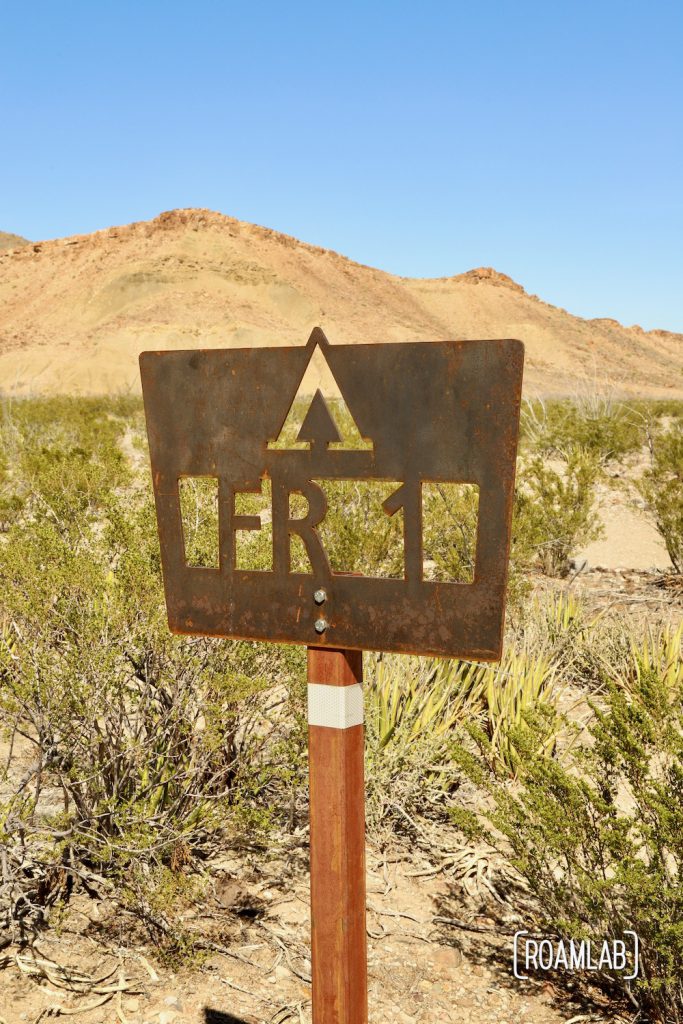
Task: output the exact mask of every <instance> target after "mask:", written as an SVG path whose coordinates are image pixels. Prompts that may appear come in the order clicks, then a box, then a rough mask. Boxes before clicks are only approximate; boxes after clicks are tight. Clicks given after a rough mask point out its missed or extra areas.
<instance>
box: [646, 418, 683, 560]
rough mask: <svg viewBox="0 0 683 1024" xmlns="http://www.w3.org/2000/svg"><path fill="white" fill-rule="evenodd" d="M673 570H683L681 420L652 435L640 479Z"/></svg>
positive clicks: (682, 432) (682, 447) (682, 444)
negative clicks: (649, 457)
mask: <svg viewBox="0 0 683 1024" xmlns="http://www.w3.org/2000/svg"><path fill="white" fill-rule="evenodd" d="M639 489H640V491H641V494H642V495H643V497H644V498H645V500H646V501H647V503H648V506H649V508H650V510H651V512H652V514H653V515H654V518H655V522H656V524H657V529H658V530H659V532H660V534H661V535H662V537H663V539H664V543H665V544H666V550H667V551H668V552H669V558H670V559H671V561H672V563H673V566H674V569H675V570H676V572H683V422H682V421H681V420H677V421H675V422H674V423H673V425H672V426H671V428H670V429H669V430H666V431H659V432H658V433H656V434H655V435H654V436H653V438H652V465H651V466H650V468H649V469H648V470H646V472H645V473H644V474H643V477H642V478H641V480H640V481H639Z"/></svg>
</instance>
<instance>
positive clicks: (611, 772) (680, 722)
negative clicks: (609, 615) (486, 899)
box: [454, 628, 683, 1024]
mask: <svg viewBox="0 0 683 1024" xmlns="http://www.w3.org/2000/svg"><path fill="white" fill-rule="evenodd" d="M682 636H683V630H682V629H680V628H679V630H678V631H677V632H675V633H672V632H671V631H668V632H667V631H664V632H663V633H662V634H660V635H659V636H657V637H656V638H655V639H653V638H652V637H648V638H646V640H645V641H644V642H643V643H641V644H634V645H633V647H632V656H631V659H630V663H629V667H628V671H627V674H626V679H622V678H621V677H617V678H614V679H613V680H612V681H611V682H610V685H609V687H608V689H607V692H606V695H605V698H604V700H603V701H602V702H601V704H600V706H597V705H594V706H593V711H594V719H593V721H592V724H591V726H590V733H591V742H590V743H587V744H586V745H584V746H581V747H579V748H574V750H573V751H571V753H570V754H569V755H567V756H566V757H565V758H563V759H562V760H558V759H557V758H554V757H550V756H547V750H544V748H543V747H542V746H540V745H539V741H540V740H542V739H543V737H544V735H545V725H544V723H543V721H542V720H541V721H540V722H539V721H538V720H536V721H534V720H533V718H529V720H528V722H527V728H526V730H520V731H519V732H518V734H517V737H516V742H517V743H518V744H519V746H520V751H522V752H523V757H522V759H521V761H520V769H519V772H518V782H517V783H516V784H510V783H501V782H500V781H499V780H498V779H497V778H496V777H495V776H494V775H492V774H491V772H490V771H489V766H488V764H487V763H486V762H485V761H483V760H482V759H480V758H477V757H476V756H473V755H472V753H471V751H465V750H464V749H462V748H460V749H459V750H458V751H456V754H455V756H456V759H458V760H459V762H460V763H461V764H462V765H463V766H464V768H465V770H466V772H467V774H469V776H470V777H471V778H473V779H475V780H476V781H477V783H478V784H479V785H480V786H481V787H482V789H483V790H485V791H486V792H487V794H488V796H489V798H490V800H491V803H490V810H489V811H488V812H487V813H486V815H485V818H486V822H485V823H484V824H482V818H481V817H479V818H477V817H476V816H475V815H474V814H472V813H470V812H465V811H463V810H457V811H455V812H454V818H455V819H456V820H457V821H458V822H459V823H460V824H461V826H463V827H465V828H467V827H469V828H471V830H472V832H473V833H476V834H480V835H482V834H483V835H485V836H486V837H487V839H488V840H489V841H490V842H491V843H492V844H494V845H496V846H498V848H499V849H501V850H504V851H505V852H506V855H507V856H509V857H510V858H511V860H512V862H513V864H514V865H515V867H516V868H517V870H518V871H519V873H520V875H521V876H522V878H523V879H524V881H525V882H526V884H527V886H528V890H529V893H530V894H532V896H533V899H534V907H535V915H536V922H535V923H536V925H537V926H538V927H539V928H541V929H543V930H545V931H549V932H552V933H554V934H559V935H562V936H564V937H573V938H593V939H596V938H617V937H619V938H620V937H622V936H623V934H624V932H625V931H626V930H627V929H632V930H634V931H635V932H636V933H637V935H638V937H639V940H640V954H641V961H640V964H641V970H640V975H639V977H638V978H637V979H636V980H635V981H634V982H632V983H630V982H626V981H624V980H623V977H622V976H620V975H612V976H610V975H609V974H604V975H603V981H605V983H606V984H607V985H608V987H610V989H611V990H612V991H613V992H615V991H616V992H617V993H620V994H621V995H622V996H623V997H625V998H626V999H628V1000H629V1001H630V1002H631V1003H632V1004H633V1003H635V1004H636V1006H637V1007H638V1008H639V1010H640V1013H641V1015H642V1017H643V1019H646V1020H652V1021H662V1022H664V1021H667V1022H676V1024H678V1022H680V1021H683V928H682V927H681V921H682V920H683V876H682V871H683V667H682V666H683V661H682V651H681V638H682ZM624 683H626V685H624Z"/></svg>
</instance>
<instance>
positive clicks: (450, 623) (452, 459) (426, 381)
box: [140, 328, 524, 1024]
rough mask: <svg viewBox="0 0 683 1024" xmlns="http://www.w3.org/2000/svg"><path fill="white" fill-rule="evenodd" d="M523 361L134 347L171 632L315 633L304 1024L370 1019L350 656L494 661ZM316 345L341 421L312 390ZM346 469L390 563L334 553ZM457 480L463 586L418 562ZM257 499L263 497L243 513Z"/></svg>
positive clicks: (471, 355)
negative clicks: (332, 503)
mask: <svg viewBox="0 0 683 1024" xmlns="http://www.w3.org/2000/svg"><path fill="white" fill-rule="evenodd" d="M523 357H524V350H523V346H522V345H521V343H520V342H518V341H437V342H417V343H404V344H399V345H330V344H329V343H328V341H327V339H326V338H325V335H324V334H323V332H322V331H321V330H320V329H319V328H316V329H315V330H314V331H313V333H312V334H311V336H310V338H309V340H308V344H307V345H306V346H301V347H298V348H256V349H231V350H227V351H217V350H209V351H197V352H144V353H143V354H142V355H141V356H140V366H141V373H142V388H143V395H144V400H145V414H146V417H147V433H148V436H149V447H150V455H151V461H152V474H153V478H154V495H155V500H156V509H157V522H158V527H159V540H160V546H161V560H162V568H163V575H164V587H165V590H166V605H167V609H168V619H169V625H170V627H171V629H173V630H174V631H175V632H178V633H200V634H209V635H213V636H223V637H234V638H241V639H253V640H274V641H280V642H293V643H300V644H306V645H307V646H308V744H309V776H310V801H309V804H310V823H311V828H310V860H311V964H312V1005H313V1024H367V1019H368V1018H367V1012H368V1007H367V946H366V942H367V938H366V936H367V932H366V925H365V810H364V793H363V789H364V784H363V694H362V690H361V685H360V684H361V681H362V655H361V651H362V650H363V649H374V650H385V651H403V652H414V653H417V654H434V655H444V656H452V657H463V658H478V659H484V660H485V659H495V658H498V657H499V656H500V651H501V644H502V635H503V614H504V605H505V587H506V577H507V560H508V549H509V542H510V520H511V516H512V496H513V486H514V475H515V458H516V451H517V435H518V429H519V405H520V398H521V386H522V363H523ZM316 359H317V360H318V363H321V362H322V364H323V370H324V372H323V377H324V379H325V381H326V382H327V385H328V386H329V385H330V382H332V383H333V384H334V386H335V388H336V395H337V397H338V399H343V402H344V403H345V406H346V410H345V412H346V415H345V416H344V417H343V422H339V420H338V418H337V413H338V411H339V410H338V404H337V403H334V402H331V401H329V395H328V400H326V396H325V394H324V393H323V389H321V388H318V389H316V390H315V392H314V393H313V394H312V395H311V393H310V390H307V385H306V380H307V378H308V371H309V369H310V368H311V367H312V366H313V363H314V361H315V360H316ZM298 399H300V400H298ZM302 403H303V408H302ZM299 414H300V422H297V417H298V416H299ZM207 480H211V481H213V483H214V484H215V488H216V491H217V499H218V500H217V504H218V517H217V525H216V531H217V555H216V558H215V560H214V561H215V564H213V565H203V564H197V562H196V561H195V559H194V557H193V552H192V550H191V543H190V539H189V537H188V536H187V535H186V531H185V529H184V522H183V515H182V495H181V488H182V486H183V485H187V484H188V483H190V484H192V483H194V484H195V486H196V487H197V488H200V485H201V484H205V483H206V482H207ZM341 481H346V482H351V483H352V484H354V485H355V486H358V487H361V486H373V487H377V486H379V497H377V501H379V502H380V505H381V510H382V512H383V514H384V515H386V517H387V521H392V522H396V517H398V516H400V517H401V530H400V534H401V539H402V559H401V565H400V567H399V568H398V569H397V570H395V571H394V572H393V573H392V574H390V575H385V576H384V577H382V576H381V575H380V574H379V572H378V573H377V574H376V575H374V576H368V575H360V574H358V573H353V572H344V571H342V570H341V569H340V567H339V566H338V565H336V566H335V565H334V562H333V560H332V559H331V557H330V552H329V550H328V545H329V538H328V536H327V532H326V519H327V517H328V515H329V508H328V492H329V488H328V489H327V490H326V485H329V484H330V482H332V483H334V484H339V483H340V482H341ZM453 484H459V485H465V486H469V487H476V488H477V490H478V496H479V497H478V516H477V529H476V542H475V544H474V554H473V559H472V561H473V571H472V573H471V579H470V580H469V581H467V582H454V581H451V580H443V579H434V578H431V577H430V574H429V572H428V559H426V558H425V554H426V550H425V539H424V533H425V522H426V520H425V515H424V511H425V504H426V500H427V496H428V495H429V493H430V488H434V487H437V488H440V489H441V491H442V493H445V490H446V489H447V487H448V486H449V485H453ZM258 496H261V497H262V498H264V499H265V498H266V497H267V501H268V504H269V507H268V508H263V509H262V511H261V512H260V514H259V515H254V514H253V511H252V512H250V513H246V512H245V511H244V509H243V508H242V501H243V499H245V498H251V499H254V498H255V497H258ZM293 499H298V502H297V501H293ZM293 504H294V505H297V504H298V509H296V508H294V509H293ZM446 512H448V510H446ZM342 515H343V509H342ZM451 518H452V516H451ZM445 526H446V524H445V522H444V528H445ZM266 527H268V533H267V534H266V533H265V531H266ZM262 531H263V533H262ZM244 534H247V535H255V536H256V535H258V536H267V537H269V538H271V539H270V547H271V550H270V552H269V557H268V558H266V559H265V564H261V563H260V562H259V569H258V570H256V569H254V568H253V567H251V568H249V567H244V566H243V565H242V564H241V563H240V559H239V557H238V556H239V544H238V537H240V536H243V535H244ZM295 542H296V543H298V545H299V549H300V550H301V548H302V547H303V551H304V552H305V560H304V564H303V567H302V563H301V559H299V558H298V557H295V555H294V546H295Z"/></svg>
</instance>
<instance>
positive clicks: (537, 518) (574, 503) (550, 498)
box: [511, 449, 602, 575]
mask: <svg viewBox="0 0 683 1024" xmlns="http://www.w3.org/2000/svg"><path fill="white" fill-rule="evenodd" d="M598 473H599V466H598V463H597V460H596V459H595V458H594V457H592V456H591V455H589V454H588V453H586V452H584V451H581V450H577V449H572V450H571V451H570V452H569V453H568V454H567V456H566V458H565V459H564V465H563V466H562V468H561V471H560V472H558V470H556V469H553V468H552V466H550V465H549V464H548V461H547V459H545V458H543V457H542V456H541V455H534V456H532V457H531V458H530V459H528V460H521V465H520V468H519V471H518V474H517V488H516V491H515V504H514V515H513V525H512V549H511V559H512V562H513V564H517V565H532V564H534V563H535V564H538V565H539V566H540V567H541V568H542V569H543V571H544V572H546V573H547V574H548V575H564V574H565V573H566V572H567V569H568V562H569V557H570V555H571V554H572V552H573V551H575V550H576V548H577V547H579V546H581V545H583V544H588V543H590V541H592V540H595V539H597V538H598V537H599V536H600V535H601V532H602V527H601V526H600V524H599V520H598V516H597V513H596V512H595V510H594V501H595V485H596V481H597V478H598Z"/></svg>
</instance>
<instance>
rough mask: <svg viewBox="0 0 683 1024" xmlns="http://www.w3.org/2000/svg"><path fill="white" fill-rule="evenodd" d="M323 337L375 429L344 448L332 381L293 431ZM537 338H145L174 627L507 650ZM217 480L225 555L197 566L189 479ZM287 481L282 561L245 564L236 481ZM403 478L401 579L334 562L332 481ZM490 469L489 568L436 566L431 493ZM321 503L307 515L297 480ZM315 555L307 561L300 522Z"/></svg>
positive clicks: (277, 537) (484, 499)
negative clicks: (221, 344)
mask: <svg viewBox="0 0 683 1024" xmlns="http://www.w3.org/2000/svg"><path fill="white" fill-rule="evenodd" d="M316 349H319V350H320V353H322V355H323V357H324V360H325V362H326V364H327V366H328V367H329V370H330V372H331V374H332V376H333V378H334V380H335V381H336V383H337V385H338V388H339V390H340V392H341V395H342V396H343V398H344V400H345V402H346V405H347V408H348V410H349V412H350V414H351V416H352V418H353V421H354V423H355V425H356V426H357V429H358V433H359V435H360V437H361V438H362V439H363V444H362V446H358V447H356V448H353V449H350V448H344V446H343V444H342V443H341V438H340V434H339V431H338V429H337V427H336V424H335V421H334V417H333V416H332V415H331V414H330V409H329V407H328V405H327V404H326V402H325V398H324V396H323V395H322V393H320V392H317V393H316V394H315V395H314V396H313V398H312V400H311V401H310V406H309V408H308V412H307V414H306V416H305V418H304V421H303V423H302V425H301V428H300V430H299V433H298V436H297V437H296V444H294V445H292V446H290V447H282V446H278V444H277V443H276V442H277V439H278V438H279V437H280V436H281V434H282V431H283V427H284V425H285V421H286V420H287V417H288V414H289V412H290V409H291V408H292V403H293V400H294V398H295V396H296V394H297V391H298V389H299V385H300V383H301V381H302V378H303V376H304V374H305V372H306V369H307V367H308V365H309V363H310V361H311V359H312V358H313V355H314V353H315V350H316ZM523 358H524V349H523V346H522V344H521V342H519V341H514V340H501V341H435V342H415V343H401V344H381V345H330V344H329V342H328V341H327V339H326V338H325V335H324V334H323V332H322V330H320V329H319V328H316V329H315V330H314V331H313V333H312V334H311V336H310V339H309V341H308V343H307V345H305V346H300V347H290V348H284V347H283V348H250V349H229V350H199V351H187V352H144V353H143V354H142V355H141V356H140V366H141V374H142V386H143V395H144V402H145V413H146V418H147V432H148V436H149V444H150V455H151V462H152V472H153V479H154V494H155V500H156V510H157V519H158V526H159V538H160V544H161V558H162V568H163V575H164V586H165V591H166V604H167V609H168V619H169V625H170V628H171V629H172V630H173V631H174V632H179V633H195V634H209V635H214V636H224V637H234V638H242V639H252V640H272V641H278V642H294V643H301V644H308V645H315V646H317V647H326V646H329V647H330V648H353V649H372V650H385V651H402V652H409V653H418V654H434V655H444V656H459V657H472V658H477V659H483V660H487V659H496V658H498V657H499V656H500V651H501V645H502V633H503V618H504V604H505V589H506V581H507V562H508V553H509V541H510V521H511V515H512V498H513V488H514V475H515V459H516V451H517V436H518V428H519V406H520V399H521V384H522V365H523ZM207 476H208V477H215V478H217V481H218V503H219V527H218V530H219V563H218V566H217V567H216V568H205V567H197V566H194V565H188V564H187V560H186V556H185V543H184V538H183V526H182V518H181V509H180V497H179V481H180V480H182V479H183V478H185V477H207ZM266 480H267V481H269V483H270V487H271V494H272V512H271V516H272V537H273V545H272V546H273V551H272V568H271V570H270V571H254V570H248V569H241V568H238V567H237V563H236V536H237V533H238V531H244V530H247V531H249V530H256V529H259V528H260V526H261V521H260V520H259V519H258V517H254V516H247V515H243V514H239V513H238V511H237V509H236V496H238V495H239V494H241V493H247V494H253V493H258V492H259V491H260V489H261V487H262V485H263V483H264V481H266ZM321 480H358V481H394V482H398V486H397V488H396V490H395V491H394V492H393V493H392V494H391V495H390V497H389V498H388V499H387V500H386V501H385V502H384V506H383V508H384V511H385V512H386V514H387V515H389V516H392V515H394V514H396V512H397V511H398V510H399V509H402V511H403V544H404V571H403V575H402V577H401V578H375V577H369V576H358V575H349V574H343V573H338V572H334V571H333V570H332V569H331V567H330V564H329V559H328V557H327V553H326V551H325V547H324V545H323V543H322V541H321V536H320V526H321V523H322V522H323V521H324V518H325V515H326V512H327V501H326V497H325V493H324V490H323V489H322V487H321V486H320V485H319V483H318V482H317V481H321ZM435 482H438V483H449V482H453V483H463V484H473V485H475V486H476V487H478V489H479V509H478V523H477V534H476V550H475V564H474V573H473V579H472V582H470V583H453V582H444V581H440V580H431V579H426V578H425V575H424V562H423V539H422V527H423V524H422V493H423V488H424V486H425V485H426V484H429V483H435ZM293 494H298V495H303V497H304V498H305V499H306V502H307V506H308V508H307V512H306V513H305V515H303V516H298V517H297V516H294V515H292V512H291V503H290V496H291V495H293ZM293 537H298V538H300V540H301V541H302V542H303V544H304V547H305V550H306V553H307V556H308V559H309V562H310V567H311V571H310V572H308V573H305V572H299V571H293V569H292V561H291V553H290V547H291V543H292V538H293Z"/></svg>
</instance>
